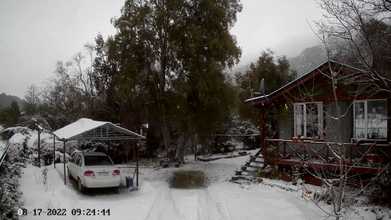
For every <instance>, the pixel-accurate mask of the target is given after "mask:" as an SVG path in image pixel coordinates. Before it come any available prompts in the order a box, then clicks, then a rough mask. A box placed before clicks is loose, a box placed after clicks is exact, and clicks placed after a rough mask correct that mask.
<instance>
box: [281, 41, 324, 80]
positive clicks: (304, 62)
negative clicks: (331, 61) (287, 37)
mask: <svg viewBox="0 0 391 220" xmlns="http://www.w3.org/2000/svg"><path fill="white" fill-rule="evenodd" d="M326 59H327V57H326V52H325V50H324V48H323V47H322V46H320V45H317V46H314V47H309V48H306V49H304V50H303V51H302V52H301V53H300V54H299V55H298V56H296V57H292V58H289V59H288V60H289V64H290V65H291V69H292V70H295V71H296V72H297V77H300V76H302V75H303V74H305V73H307V72H309V71H311V70H312V69H314V68H315V67H317V66H319V65H320V64H321V63H323V62H324V61H325V60H326Z"/></svg>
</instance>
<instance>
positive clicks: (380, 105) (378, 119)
mask: <svg viewBox="0 0 391 220" xmlns="http://www.w3.org/2000/svg"><path fill="white" fill-rule="evenodd" d="M353 114H354V122H353V124H354V137H355V138H357V139H386V138H387V104H386V100H360V101H354V112H353Z"/></svg>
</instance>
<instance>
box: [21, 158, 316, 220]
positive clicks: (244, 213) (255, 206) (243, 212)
mask: <svg viewBox="0 0 391 220" xmlns="http://www.w3.org/2000/svg"><path fill="white" fill-rule="evenodd" d="M244 159H246V158H233V159H223V160H218V161H213V162H210V163H204V162H192V163H189V164H188V165H186V166H185V167H184V168H182V169H190V168H191V169H200V170H204V171H205V172H206V173H207V175H208V177H209V179H210V180H211V183H210V185H209V187H208V188H205V189H192V190H180V189H172V188H169V186H168V183H167V181H166V180H167V178H168V176H169V174H170V173H171V172H172V171H173V170H175V169H174V168H172V169H160V170H153V169H147V168H144V169H142V170H141V174H142V178H141V188H140V190H139V191H134V192H127V191H125V190H123V191H121V193H120V194H116V193H114V192H113V193H103V194H102V193H99V194H87V195H83V194H80V193H79V192H77V191H76V190H75V188H74V187H73V186H72V185H71V184H68V185H66V186H65V185H64V183H63V182H62V173H61V168H62V167H61V166H58V170H56V169H54V168H52V166H50V167H48V175H47V184H46V185H44V184H43V183H42V182H43V178H42V174H41V173H42V171H41V169H39V168H36V167H33V166H28V167H27V168H26V169H25V170H24V174H23V176H22V181H21V190H22V192H23V198H24V202H25V203H24V207H25V208H26V209H27V210H29V211H30V213H29V214H28V216H26V217H23V218H22V219H45V218H47V219H49V218H50V219H118V220H120V219H127V220H223V219H224V220H225V219H227V220H247V219H248V220H259V219H290V220H299V219H300V220H301V219H319V218H321V213H320V211H319V210H318V209H317V208H316V207H314V206H313V205H312V204H311V203H310V202H307V201H304V200H302V199H300V198H299V195H298V194H297V193H293V192H286V191H282V190H281V189H278V188H275V187H274V188H273V187H269V186H266V185H262V184H254V185H247V186H241V185H237V184H234V183H230V182H227V181H226V180H227V178H229V176H230V175H232V173H233V170H234V169H235V168H237V167H238V166H239V165H240V164H241V163H243V161H244ZM34 208H42V209H47V208H63V209H67V217H63V216H46V215H43V216H33V213H32V210H33V209H34ZM73 208H82V209H87V208H90V209H93V208H95V209H110V212H111V215H110V216H104V217H103V216H72V215H71V209H73Z"/></svg>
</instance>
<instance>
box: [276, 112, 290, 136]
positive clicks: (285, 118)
mask: <svg viewBox="0 0 391 220" xmlns="http://www.w3.org/2000/svg"><path fill="white" fill-rule="evenodd" d="M281 112H282V113H279V114H277V115H276V116H277V118H276V120H277V124H278V137H279V138H281V139H291V138H292V137H293V135H294V131H293V129H294V128H293V126H294V125H293V123H294V122H293V109H292V107H288V109H286V111H281Z"/></svg>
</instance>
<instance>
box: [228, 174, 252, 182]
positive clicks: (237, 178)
mask: <svg viewBox="0 0 391 220" xmlns="http://www.w3.org/2000/svg"><path fill="white" fill-rule="evenodd" d="M236 180H246V181H253V180H254V178H252V177H248V176H243V175H240V176H233V177H232V178H231V181H236Z"/></svg>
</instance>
